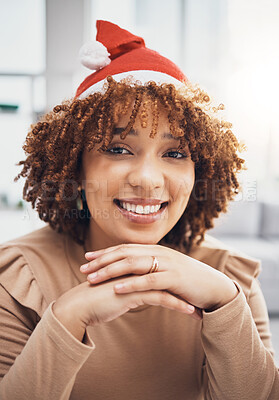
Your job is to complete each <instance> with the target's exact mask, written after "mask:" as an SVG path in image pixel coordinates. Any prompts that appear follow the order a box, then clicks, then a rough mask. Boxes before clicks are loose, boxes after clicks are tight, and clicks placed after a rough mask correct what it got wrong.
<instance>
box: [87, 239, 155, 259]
mask: <svg viewBox="0 0 279 400" xmlns="http://www.w3.org/2000/svg"><path fill="white" fill-rule="evenodd" d="M143 246H146V247H154V245H142V244H138V243H122V244H119V245H117V246H111V247H107V248H105V249H100V250H96V251H87V252H86V253H85V258H86V259H87V260H92V259H95V258H97V257H99V256H100V255H102V254H106V253H110V252H111V251H115V250H118V249H121V248H142V247H143Z"/></svg>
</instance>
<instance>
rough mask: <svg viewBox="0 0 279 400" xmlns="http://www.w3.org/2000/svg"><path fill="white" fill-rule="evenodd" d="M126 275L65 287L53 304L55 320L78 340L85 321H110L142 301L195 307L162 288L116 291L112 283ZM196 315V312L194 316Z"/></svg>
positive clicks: (174, 307)
mask: <svg viewBox="0 0 279 400" xmlns="http://www.w3.org/2000/svg"><path fill="white" fill-rule="evenodd" d="M128 279H129V277H121V279H112V280H110V281H108V282H103V283H100V284H96V285H94V286H92V285H90V284H89V283H88V282H84V283H81V284H80V285H78V286H75V287H74V288H72V289H70V290H68V291H67V292H65V293H64V294H63V295H62V296H61V297H59V298H58V299H57V300H56V302H55V303H54V305H53V312H54V314H55V316H56V317H57V318H58V320H59V321H60V322H61V323H62V324H63V325H64V326H65V327H66V328H67V329H68V330H69V331H70V332H71V333H72V334H73V335H74V336H75V337H76V338H77V339H78V340H80V341H82V339H83V336H84V332H85V329H86V327H87V326H88V325H96V324H98V323H103V322H108V321H112V320H114V319H116V318H118V317H119V316H121V315H122V314H125V313H126V312H127V311H129V310H131V309H133V308H136V307H138V306H142V305H144V304H148V305H153V306H162V307H165V308H169V309H171V310H176V311H180V312H183V313H185V314H189V315H193V313H194V311H195V308H194V307H193V306H191V305H189V304H187V303H186V302H185V301H183V300H181V299H179V298H177V297H176V296H174V295H172V294H170V293H168V292H166V291H161V290H146V291H141V292H133V293H129V294H126V295H119V294H116V293H115V292H114V290H113V286H114V285H115V284H117V283H120V282H124V283H125V282H126V281H127V280H128ZM193 317H194V318H196V317H195V316H193Z"/></svg>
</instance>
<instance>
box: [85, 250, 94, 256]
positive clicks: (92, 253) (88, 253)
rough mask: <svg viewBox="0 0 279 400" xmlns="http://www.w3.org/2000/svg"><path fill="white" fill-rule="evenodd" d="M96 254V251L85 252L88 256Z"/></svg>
mask: <svg viewBox="0 0 279 400" xmlns="http://www.w3.org/2000/svg"><path fill="white" fill-rule="evenodd" d="M94 254H95V251H88V252H87V253H85V255H86V257H93V256H94Z"/></svg>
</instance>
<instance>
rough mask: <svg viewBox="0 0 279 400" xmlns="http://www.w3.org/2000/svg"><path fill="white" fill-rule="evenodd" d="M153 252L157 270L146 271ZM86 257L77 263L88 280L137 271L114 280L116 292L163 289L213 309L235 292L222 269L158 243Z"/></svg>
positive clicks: (232, 284)
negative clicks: (157, 265) (126, 277)
mask: <svg viewBox="0 0 279 400" xmlns="http://www.w3.org/2000/svg"><path fill="white" fill-rule="evenodd" d="M153 256H156V258H157V259H158V262H159V270H158V272H156V273H152V274H149V270H150V267H151V265H152V262H153ZM86 258H87V260H89V263H88V264H85V265H84V266H81V272H83V273H86V274H88V276H87V279H88V281H89V282H90V283H93V284H97V283H100V282H104V281H107V280H110V279H112V278H116V277H118V278H119V277H121V276H123V275H127V274H134V275H137V276H131V277H129V278H128V279H125V281H124V280H120V282H119V283H120V284H121V285H120V286H116V284H114V290H115V292H116V293H119V294H124V293H125V294H127V293H133V292H141V291H150V290H164V291H168V292H169V293H172V294H174V295H176V296H178V297H179V298H181V299H183V300H184V301H186V302H188V303H190V304H192V305H194V306H195V307H196V308H197V309H205V310H206V311H213V310H215V309H217V308H219V307H221V306H223V305H224V304H226V303H228V302H229V301H231V300H232V299H233V298H234V297H235V296H236V295H237V293H238V290H237V288H236V286H235V285H234V283H233V282H232V281H231V280H230V279H229V278H228V277H227V276H226V275H225V274H223V273H222V272H220V271H218V270H216V269H214V268H212V267H210V266H209V265H207V264H204V263H202V262H200V261H198V260H195V259H193V258H191V257H189V256H187V255H185V254H182V253H180V252H178V251H176V250H173V249H170V248H168V247H164V246H160V245H141V244H125V245H119V246H114V247H109V248H107V249H102V250H99V251H96V252H94V253H87V254H86ZM94 273H96V275H95V274H94ZM199 314H200V313H199Z"/></svg>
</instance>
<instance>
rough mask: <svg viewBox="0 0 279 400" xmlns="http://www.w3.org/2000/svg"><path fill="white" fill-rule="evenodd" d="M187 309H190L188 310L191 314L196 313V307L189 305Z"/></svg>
mask: <svg viewBox="0 0 279 400" xmlns="http://www.w3.org/2000/svg"><path fill="white" fill-rule="evenodd" d="M187 308H188V310H189V311H191V312H194V311H195V307H194V306H191V305H188V306H187Z"/></svg>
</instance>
